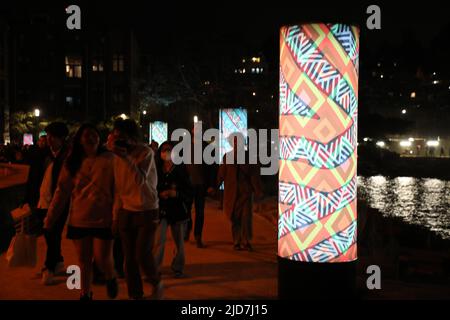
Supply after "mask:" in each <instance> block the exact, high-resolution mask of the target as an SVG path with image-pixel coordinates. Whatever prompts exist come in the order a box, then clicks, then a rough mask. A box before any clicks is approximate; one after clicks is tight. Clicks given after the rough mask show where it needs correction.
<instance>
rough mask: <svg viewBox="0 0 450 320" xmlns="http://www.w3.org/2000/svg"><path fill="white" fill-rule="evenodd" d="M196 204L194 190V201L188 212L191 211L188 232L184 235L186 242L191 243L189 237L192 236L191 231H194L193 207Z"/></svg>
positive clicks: (187, 225) (187, 224)
mask: <svg viewBox="0 0 450 320" xmlns="http://www.w3.org/2000/svg"><path fill="white" fill-rule="evenodd" d="M194 202H195V189H194V201H192V202H191V204H190V206H189V208H188V210H189V220H188V222H187V223H186V232H185V235H184V241H186V242H188V241H189V237H190V235H191V231H192V207H194Z"/></svg>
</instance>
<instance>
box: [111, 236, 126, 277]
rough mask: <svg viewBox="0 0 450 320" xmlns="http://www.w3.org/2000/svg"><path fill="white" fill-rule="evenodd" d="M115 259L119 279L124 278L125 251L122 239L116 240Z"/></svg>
mask: <svg viewBox="0 0 450 320" xmlns="http://www.w3.org/2000/svg"><path fill="white" fill-rule="evenodd" d="M113 257H114V268H115V269H116V272H117V274H118V276H119V278H123V277H124V276H125V273H124V271H123V263H124V261H123V250H122V242H121V240H120V237H115V238H114V245H113Z"/></svg>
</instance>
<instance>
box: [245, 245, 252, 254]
mask: <svg viewBox="0 0 450 320" xmlns="http://www.w3.org/2000/svg"><path fill="white" fill-rule="evenodd" d="M244 249H245V250H247V251H249V252H253V247H252V245H251V244H250V243H247V244H246V245H245V246H244Z"/></svg>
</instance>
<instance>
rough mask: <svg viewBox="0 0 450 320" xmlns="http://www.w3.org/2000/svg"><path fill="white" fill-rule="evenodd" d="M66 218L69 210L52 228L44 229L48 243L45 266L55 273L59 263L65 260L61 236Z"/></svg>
mask: <svg viewBox="0 0 450 320" xmlns="http://www.w3.org/2000/svg"><path fill="white" fill-rule="evenodd" d="M66 220H67V212H65V213H64V214H62V215H61V216H60V217H59V218H58V220H57V221H56V222H55V225H54V227H53V228H52V229H50V230H45V231H44V237H45V242H46V244H47V255H46V259H45V267H46V268H47V269H48V270H49V271H50V272H52V273H55V271H56V266H57V264H58V263H60V262H63V261H64V258H63V256H62V254H61V238H62V233H63V230H64V226H65V224H66Z"/></svg>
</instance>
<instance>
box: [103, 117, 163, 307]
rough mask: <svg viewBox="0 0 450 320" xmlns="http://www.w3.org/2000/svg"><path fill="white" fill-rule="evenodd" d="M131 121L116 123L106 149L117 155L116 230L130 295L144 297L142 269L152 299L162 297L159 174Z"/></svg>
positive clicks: (153, 159) (115, 165) (151, 156)
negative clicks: (157, 253) (157, 242)
mask: <svg viewBox="0 0 450 320" xmlns="http://www.w3.org/2000/svg"><path fill="white" fill-rule="evenodd" d="M139 141H140V131H139V128H138V126H137V124H136V122H134V121H133V120H131V119H128V120H117V121H116V122H115V124H114V130H113V132H112V134H110V136H109V139H108V143H107V146H108V148H109V149H110V150H112V151H113V152H114V154H115V158H114V179H115V187H116V188H115V191H116V204H115V208H114V218H113V219H114V221H113V229H116V230H117V231H118V232H119V233H120V238H121V241H122V248H123V252H124V258H125V278H126V281H127V287H128V296H129V297H130V298H131V299H142V298H143V296H144V292H143V286H142V280H141V274H140V270H139V267H140V268H141V269H142V271H143V272H144V273H145V275H146V277H147V279H148V280H149V282H150V283H151V284H152V285H153V298H155V299H161V298H162V289H163V288H162V282H161V277H160V273H159V270H158V267H157V265H156V263H155V258H154V255H153V248H154V245H155V235H156V230H157V227H158V222H159V209H158V208H159V205H158V192H157V189H156V188H157V183H158V181H157V172H156V164H155V156H154V153H153V151H152V150H151V149H150V148H149V147H147V146H146V145H144V144H143V143H140V142H139Z"/></svg>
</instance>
